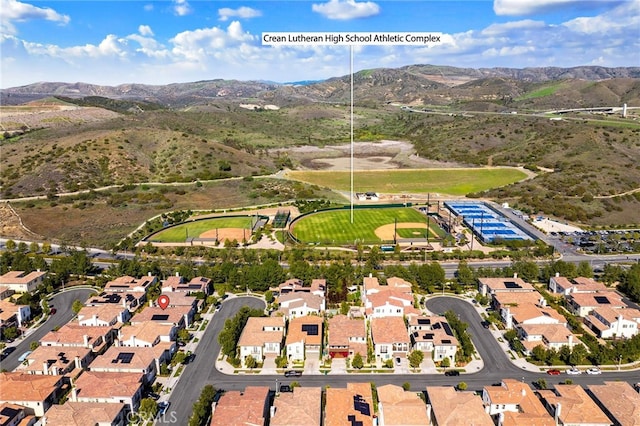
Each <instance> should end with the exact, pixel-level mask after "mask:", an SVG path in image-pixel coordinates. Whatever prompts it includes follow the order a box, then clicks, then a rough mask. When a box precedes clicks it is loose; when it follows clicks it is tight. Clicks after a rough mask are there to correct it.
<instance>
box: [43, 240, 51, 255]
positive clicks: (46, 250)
mask: <svg viewBox="0 0 640 426" xmlns="http://www.w3.org/2000/svg"><path fill="white" fill-rule="evenodd" d="M42 253H44V254H49V253H51V243H49V242H47V241H45V242H44V243H42Z"/></svg>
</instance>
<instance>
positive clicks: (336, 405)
mask: <svg viewBox="0 0 640 426" xmlns="http://www.w3.org/2000/svg"><path fill="white" fill-rule="evenodd" d="M325 392H326V404H325V409H324V426H346V425H349V426H351V425H358V426H373V421H374V414H375V413H374V412H373V394H372V392H371V384H370V383H347V387H346V389H345V388H327V390H326V391H325Z"/></svg>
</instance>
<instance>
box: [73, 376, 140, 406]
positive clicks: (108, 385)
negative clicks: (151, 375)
mask: <svg viewBox="0 0 640 426" xmlns="http://www.w3.org/2000/svg"><path fill="white" fill-rule="evenodd" d="M142 390H143V386H142V374H140V373H115V372H103V371H85V372H84V373H82V374H81V375H80V377H78V378H77V379H76V380H75V381H74V383H73V385H72V388H71V396H70V401H73V402H106V403H109V404H121V403H124V404H126V405H127V409H128V411H130V412H136V411H138V408H139V407H140V401H141V400H142Z"/></svg>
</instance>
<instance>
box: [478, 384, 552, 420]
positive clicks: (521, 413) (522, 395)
mask: <svg viewBox="0 0 640 426" xmlns="http://www.w3.org/2000/svg"><path fill="white" fill-rule="evenodd" d="M482 402H483V404H484V405H485V411H486V412H487V413H488V414H489V415H491V416H495V417H496V418H498V419H501V423H502V425H503V426H520V425H532V426H555V422H554V420H553V418H552V417H551V416H550V415H549V413H548V412H547V410H546V409H545V408H544V406H543V405H542V403H541V402H540V400H539V399H538V397H537V396H536V395H535V393H534V392H533V390H532V389H531V387H529V385H527V384H526V383H522V382H519V381H518V380H514V379H503V380H502V383H501V384H500V385H498V386H485V387H484V389H483V390H482Z"/></svg>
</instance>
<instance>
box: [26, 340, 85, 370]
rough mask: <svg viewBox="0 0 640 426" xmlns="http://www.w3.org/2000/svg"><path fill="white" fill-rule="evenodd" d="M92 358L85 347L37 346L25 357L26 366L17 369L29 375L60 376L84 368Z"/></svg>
mask: <svg viewBox="0 0 640 426" xmlns="http://www.w3.org/2000/svg"><path fill="white" fill-rule="evenodd" d="M93 356H94V354H93V352H92V351H91V349H90V348H85V347H67V348H60V347H56V346H38V347H37V348H36V349H35V350H34V351H33V352H31V353H30V354H29V356H28V357H27V359H26V361H27V364H28V365H24V364H22V365H20V366H19V367H18V369H19V371H25V372H27V373H29V374H50V375H52V376H62V375H64V374H69V373H71V372H72V371H73V370H75V369H78V370H81V369H83V368H85V367H86V366H87V365H89V363H90V362H91V361H92V360H93ZM16 371H18V370H16ZM78 373H79V371H78Z"/></svg>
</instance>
